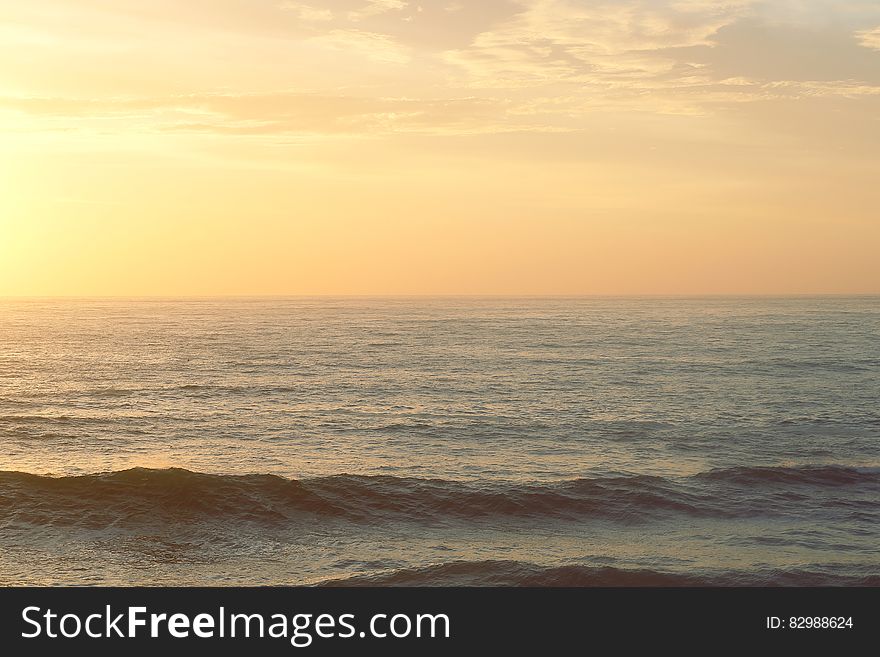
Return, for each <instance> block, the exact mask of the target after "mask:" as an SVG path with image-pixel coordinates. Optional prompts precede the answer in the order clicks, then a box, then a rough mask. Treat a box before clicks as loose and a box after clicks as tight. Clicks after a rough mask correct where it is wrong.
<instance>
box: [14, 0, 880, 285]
mask: <svg viewBox="0 0 880 657" xmlns="http://www.w3.org/2000/svg"><path fill="white" fill-rule="evenodd" d="M878 251H880V3H878V2H877V1H876V0H770V1H766V2H765V1H760V0H722V1H719V2H709V1H708V0H634V1H628V0H621V1H619V2H593V1H591V0H479V1H477V0H471V1H466V0H436V1H434V0H422V1H420V2H419V1H416V0H308V1H303V2H300V1H299V0H188V1H187V2H181V1H180V0H77V1H76V2H72V1H71V0H28V1H27V2H19V1H18V0H0V296H18V295H23V296H36V295H49V296H67V295H73V296H86V295H111V296H116V295H120V296H137V295H163V296H164V295H186V296H189V295H199V296H200V295H252V294H253V295H257V294H267V295H298V294H342V295H345V294H526V295H531V294H563V295H567V294H612V295H617V294H831V293H839V294H848V293H858V294H865V293H867V294H871V293H880V257H878V256H877V254H878Z"/></svg>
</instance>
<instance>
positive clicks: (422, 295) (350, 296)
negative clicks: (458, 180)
mask: <svg viewBox="0 0 880 657" xmlns="http://www.w3.org/2000/svg"><path fill="white" fill-rule="evenodd" d="M834 297H838V298H853V297H863V298H871V297H880V291H877V292H699V293H675V292H670V293H667V292H663V293H638V292H630V293H355V294H340V293H319V294H262V293H256V294H253V293H251V294H128V295H126V294H6V295H3V294H0V300H3V301H10V300H70V301H74V300H88V299H92V300H155V299H179V300H235V299H267V300H269V299H468V298H470V299H627V298H630V299H711V298H716V299H723V298H730V299H736V298H739V299H742V298H765V299H774V298H775V299H783V298H834Z"/></svg>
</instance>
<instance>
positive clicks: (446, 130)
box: [0, 92, 569, 136]
mask: <svg viewBox="0 0 880 657" xmlns="http://www.w3.org/2000/svg"><path fill="white" fill-rule="evenodd" d="M525 108H526V105H525V104H517V103H514V102H512V101H508V100H500V99H492V98H477V97H458V98H428V99H424V98H423V99H418V98H405V97H379V98H370V97H358V96H343V95H328V94H319V93H300V92H274V93H254V94H221V93H217V94H189V95H180V96H168V97H163V98H115V99H103V100H94V99H78V98H47V97H20V96H19V97H17V96H0V111H5V112H16V113H19V114H23V115H26V116H28V117H30V118H31V119H32V122H33V121H35V122H36V123H32V127H33V128H42V129H51V130H57V129H58V128H59V127H67V128H69V129H73V128H78V129H97V130H100V131H101V132H105V133H106V132H113V131H114V130H119V129H120V128H119V127H118V126H124V128H122V129H124V130H125V131H128V132H131V131H140V132H177V133H187V132H190V133H201V134H216V135H271V134H308V135H336V136H345V135H348V136H364V135H370V136H375V135H383V134H392V133H416V134H425V135H430V134H444V135H449V134H462V135H464V134H480V133H493V132H523V131H530V132H535V131H559V130H565V129H569V128H566V127H564V126H562V125H560V124H558V123H557V124H555V125H554V124H553V122H552V121H548V120H545V119H549V118H552V113H546V112H545V113H543V115H544V116H543V117H542V113H541V112H538V111H526V109H525Z"/></svg>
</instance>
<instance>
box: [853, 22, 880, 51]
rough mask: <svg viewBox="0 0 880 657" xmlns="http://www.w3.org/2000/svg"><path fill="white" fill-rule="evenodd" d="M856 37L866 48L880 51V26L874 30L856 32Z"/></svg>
mask: <svg viewBox="0 0 880 657" xmlns="http://www.w3.org/2000/svg"><path fill="white" fill-rule="evenodd" d="M856 37H857V38H858V40H859V43H860V44H862V45H863V46H865V48H871V49H873V50H880V25H878V26H877V27H875V28H874V29H873V30H860V31H858V32H856Z"/></svg>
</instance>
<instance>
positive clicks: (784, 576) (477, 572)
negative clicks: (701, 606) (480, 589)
mask: <svg viewBox="0 0 880 657" xmlns="http://www.w3.org/2000/svg"><path fill="white" fill-rule="evenodd" d="M320 585H321V586H325V587H340V586H520V587H586V586H595V587H625V586H650V587H662V586H676V587H682V586H691V587H698V586H728V587H730V586H878V585H880V575H868V574H866V575H859V574H842V573H839V572H828V571H826V570H825V569H824V568H822V567H820V566H817V567H815V568H812V569H809V568H797V569H773V568H764V569H760V568H759V569H755V570H749V571H739V570H732V571H710V572H705V573H693V574H692V573H674V572H664V571H657V570H647V569H628V568H614V567H611V566H585V565H566V566H556V567H547V566H540V565H537V564H534V563H528V562H521V561H454V562H450V563H443V564H435V565H430V566H426V567H423V568H408V569H401V570H395V571H391V572H385V573H379V574H375V575H357V576H354V577H349V578H345V579H333V580H327V581H324V582H322V583H321V584H320Z"/></svg>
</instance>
